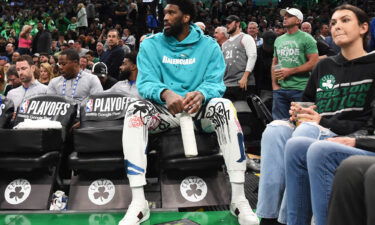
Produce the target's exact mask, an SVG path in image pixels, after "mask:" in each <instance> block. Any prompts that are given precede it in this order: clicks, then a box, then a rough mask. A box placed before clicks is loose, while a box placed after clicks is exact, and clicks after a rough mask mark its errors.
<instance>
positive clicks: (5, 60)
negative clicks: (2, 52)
mask: <svg viewBox="0 0 375 225" xmlns="http://www.w3.org/2000/svg"><path fill="white" fill-rule="evenodd" d="M8 62H9V59H8V57H6V56H0V67H3V66H5V64H7V63H8Z"/></svg>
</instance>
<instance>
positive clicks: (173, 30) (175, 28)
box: [163, 21, 184, 36]
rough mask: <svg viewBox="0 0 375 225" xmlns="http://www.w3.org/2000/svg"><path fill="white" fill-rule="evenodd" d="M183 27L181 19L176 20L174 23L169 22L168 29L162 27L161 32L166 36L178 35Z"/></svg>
mask: <svg viewBox="0 0 375 225" xmlns="http://www.w3.org/2000/svg"><path fill="white" fill-rule="evenodd" d="M183 28H184V26H183V24H182V21H177V22H176V24H174V25H172V24H171V25H170V27H169V29H164V31H163V32H164V34H165V35H166V36H178V35H179V34H181V33H182V30H183Z"/></svg>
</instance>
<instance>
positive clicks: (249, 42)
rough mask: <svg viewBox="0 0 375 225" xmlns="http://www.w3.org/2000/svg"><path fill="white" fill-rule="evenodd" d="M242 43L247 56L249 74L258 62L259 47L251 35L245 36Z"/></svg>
mask: <svg viewBox="0 0 375 225" xmlns="http://www.w3.org/2000/svg"><path fill="white" fill-rule="evenodd" d="M241 43H242V44H243V46H244V47H245V51H246V55H247V63H246V69H245V71H247V72H252V71H253V70H254V65H255V62H256V60H257V46H256V44H255V41H254V38H252V37H251V36H250V35H244V37H243V38H242V40H241Z"/></svg>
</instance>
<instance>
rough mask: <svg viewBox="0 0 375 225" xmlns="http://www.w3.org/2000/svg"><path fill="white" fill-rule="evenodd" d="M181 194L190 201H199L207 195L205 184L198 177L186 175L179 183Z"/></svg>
mask: <svg viewBox="0 0 375 225" xmlns="http://www.w3.org/2000/svg"><path fill="white" fill-rule="evenodd" d="M180 192H181V195H182V196H183V197H184V198H185V199H186V200H188V201H190V202H199V201H201V200H203V199H204V198H205V197H206V195H207V184H206V182H204V180H203V179H202V178H200V177H196V176H191V177H186V178H185V179H184V180H183V181H182V182H181V185H180Z"/></svg>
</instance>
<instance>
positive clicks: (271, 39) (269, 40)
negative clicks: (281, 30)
mask: <svg viewBox="0 0 375 225" xmlns="http://www.w3.org/2000/svg"><path fill="white" fill-rule="evenodd" d="M262 38H263V44H262V45H261V46H260V47H259V48H257V61H256V63H255V66H254V77H255V84H256V90H257V91H258V94H259V97H260V99H261V100H262V101H263V102H264V104H266V106H267V108H269V109H272V76H271V67H272V59H273V45H274V43H275V40H276V38H277V34H276V33H274V32H273V31H266V32H264V33H263V36H262Z"/></svg>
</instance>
